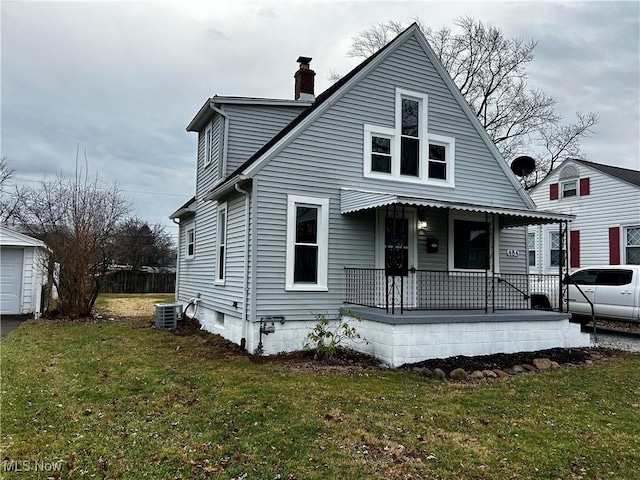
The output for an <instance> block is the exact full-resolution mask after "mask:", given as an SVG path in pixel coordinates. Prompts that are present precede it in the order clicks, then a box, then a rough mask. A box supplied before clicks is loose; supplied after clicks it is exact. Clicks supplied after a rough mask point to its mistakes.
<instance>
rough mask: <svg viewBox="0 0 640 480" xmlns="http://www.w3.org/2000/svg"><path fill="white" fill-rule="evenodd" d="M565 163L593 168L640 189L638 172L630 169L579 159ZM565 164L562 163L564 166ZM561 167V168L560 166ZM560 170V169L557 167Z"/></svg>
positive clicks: (571, 159)
mask: <svg viewBox="0 0 640 480" xmlns="http://www.w3.org/2000/svg"><path fill="white" fill-rule="evenodd" d="M565 162H575V163H579V164H580V165H584V166H585V167H589V168H593V169H594V170H598V171H599V172H602V173H604V174H606V175H609V176H611V177H615V178H617V179H619V180H622V181H623V182H627V183H630V184H631V185H635V186H636V187H640V170H631V169H630V168H622V167H614V166H613V165H604V164H602V163H595V162H589V161H587V160H580V159H579V158H568V159H567V160H566V161H565ZM565 162H562V165H564V163H565ZM562 165H561V166H562ZM558 168H560V167H558Z"/></svg>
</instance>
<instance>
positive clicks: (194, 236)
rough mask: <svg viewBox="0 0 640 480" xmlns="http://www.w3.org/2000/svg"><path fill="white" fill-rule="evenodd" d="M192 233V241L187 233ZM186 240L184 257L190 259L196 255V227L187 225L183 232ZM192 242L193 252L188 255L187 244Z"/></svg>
mask: <svg viewBox="0 0 640 480" xmlns="http://www.w3.org/2000/svg"><path fill="white" fill-rule="evenodd" d="M190 233H193V241H189V234H190ZM185 236H186V241H185V242H184V258H185V259H186V260H191V259H192V258H194V257H195V256H196V227H188V228H187V230H186V233H185ZM191 244H193V253H192V254H191V255H189V245H191Z"/></svg>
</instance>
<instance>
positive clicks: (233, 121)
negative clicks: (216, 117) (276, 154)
mask: <svg viewBox="0 0 640 480" xmlns="http://www.w3.org/2000/svg"><path fill="white" fill-rule="evenodd" d="M304 108H305V107H303V106H300V107H297V106H276V105H271V106H266V105H225V106H224V112H225V113H226V114H227V115H228V116H229V138H228V147H227V165H226V173H225V175H228V174H230V173H231V172H233V171H234V170H235V169H236V168H238V167H239V166H240V165H242V164H243V163H244V162H245V161H246V160H247V159H248V158H249V157H251V155H253V154H254V153H255V152H257V151H258V150H259V149H260V148H261V147H262V146H263V145H264V144H265V143H267V142H268V141H269V140H271V139H272V138H273V137H274V136H275V135H276V134H277V133H278V132H280V130H282V129H283V128H284V127H286V126H287V125H288V124H289V123H290V122H291V121H292V120H293V119H294V118H295V117H297V116H298V114H299V113H300V112H302V110H304Z"/></svg>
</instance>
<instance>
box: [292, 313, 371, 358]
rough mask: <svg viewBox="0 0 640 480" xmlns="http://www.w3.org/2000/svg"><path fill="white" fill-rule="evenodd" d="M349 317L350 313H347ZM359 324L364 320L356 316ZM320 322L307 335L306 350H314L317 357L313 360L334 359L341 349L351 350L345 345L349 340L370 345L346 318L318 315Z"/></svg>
mask: <svg viewBox="0 0 640 480" xmlns="http://www.w3.org/2000/svg"><path fill="white" fill-rule="evenodd" d="M346 313H347V315H349V313H348V312H346ZM353 318H355V319H356V320H357V321H358V322H361V321H362V318H360V317H357V316H354V317H353ZM316 319H317V320H318V322H317V323H316V324H315V326H314V327H313V329H312V330H311V331H310V332H309V333H308V334H307V339H306V340H305V343H304V349H305V350H313V351H314V352H315V355H314V357H313V358H315V359H318V358H333V357H335V355H336V353H337V352H338V349H339V348H344V349H350V347H349V346H346V345H345V342H346V341H347V340H349V341H351V342H355V343H369V342H367V340H366V339H364V338H362V336H361V335H360V334H359V333H358V332H356V327H354V326H353V325H351V324H350V323H349V321H348V320H344V317H340V316H338V317H336V318H335V319H330V318H329V317H328V316H327V315H326V314H317V315H316Z"/></svg>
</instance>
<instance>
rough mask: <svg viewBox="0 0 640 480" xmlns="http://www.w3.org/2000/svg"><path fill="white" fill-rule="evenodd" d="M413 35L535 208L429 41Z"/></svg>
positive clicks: (522, 196)
mask: <svg viewBox="0 0 640 480" xmlns="http://www.w3.org/2000/svg"><path fill="white" fill-rule="evenodd" d="M415 37H416V39H417V40H418V43H420V45H421V46H422V48H423V50H424V51H425V53H426V54H427V56H428V57H429V59H430V60H431V63H432V64H433V66H434V67H435V69H436V70H437V71H438V73H439V74H440V77H441V78H442V80H443V81H444V83H445V85H446V86H447V88H448V89H449V91H450V92H451V94H452V95H453V97H454V98H455V99H456V100H457V102H458V104H459V105H460V107H461V108H462V111H463V112H464V113H465V115H466V116H467V118H468V119H469V120H470V121H471V124H472V125H473V126H474V128H475V129H476V131H477V132H478V134H479V135H480V138H482V140H483V141H484V143H485V145H486V146H487V147H488V148H489V151H490V152H491V153H492V154H493V156H494V158H495V159H496V161H497V162H498V164H499V165H500V168H501V169H502V171H503V172H504V174H505V175H506V176H507V178H508V179H509V181H510V182H511V184H512V185H513V187H514V188H515V189H516V191H517V193H518V195H519V196H520V198H522V201H523V202H524V204H525V205H526V206H527V207H529V208H534V209H535V208H536V206H535V204H534V203H533V200H531V198H529V195H528V194H527V192H526V191H525V189H524V187H523V186H522V184H521V183H520V182H519V181H518V179H517V178H516V176H515V174H514V173H513V172H512V171H511V169H510V168H509V166H508V165H507V162H506V161H505V160H504V159H503V158H502V155H501V154H500V152H499V151H498V149H497V148H496V146H495V144H494V143H493V142H492V141H491V139H490V138H489V135H488V134H487V131H486V130H485V129H484V127H483V126H482V125H481V124H480V121H479V120H478V117H476V116H475V115H474V113H473V111H472V110H471V107H470V106H469V104H468V103H467V101H466V100H465V98H464V97H463V96H462V93H460V89H459V88H458V86H457V85H456V84H455V83H454V82H453V80H452V79H451V77H450V76H449V73H447V71H446V70H445V69H444V67H443V66H442V64H441V63H440V60H438V57H437V56H436V54H435V52H434V51H433V50H432V49H431V46H430V45H429V42H427V40H426V39H425V38H424V35H422V33H418V34H416V35H415Z"/></svg>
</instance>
